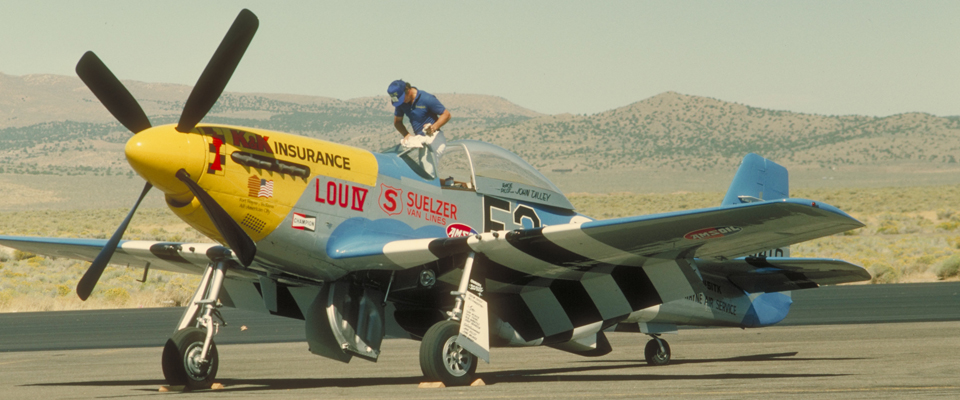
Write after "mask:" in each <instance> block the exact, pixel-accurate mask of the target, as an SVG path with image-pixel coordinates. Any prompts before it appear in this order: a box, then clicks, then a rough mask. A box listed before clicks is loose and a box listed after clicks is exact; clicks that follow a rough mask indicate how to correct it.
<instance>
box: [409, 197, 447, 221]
mask: <svg viewBox="0 0 960 400" xmlns="http://www.w3.org/2000/svg"><path fill="white" fill-rule="evenodd" d="M406 197H407V199H406V202H405V203H404V206H406V209H407V215H409V216H411V217H417V218H423V219H424V220H426V221H430V222H434V223H437V224H440V225H446V224H447V218H449V219H452V220H454V221H455V220H456V219H457V205H456V204H452V203H449V202H446V201H443V200H440V199H434V198H432V197H430V196H425V195H422V194H418V193H416V192H413V191H410V192H407V196H406Z"/></svg>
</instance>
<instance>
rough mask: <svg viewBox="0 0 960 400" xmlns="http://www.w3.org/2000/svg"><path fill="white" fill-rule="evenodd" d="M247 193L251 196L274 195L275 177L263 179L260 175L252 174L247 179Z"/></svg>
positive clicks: (268, 196)
mask: <svg viewBox="0 0 960 400" xmlns="http://www.w3.org/2000/svg"><path fill="white" fill-rule="evenodd" d="M247 189H248V190H249V192H248V193H247V194H248V195H249V196H250V197H263V198H267V199H269V198H271V197H273V179H261V178H260V177H259V176H256V175H250V179H247Z"/></svg>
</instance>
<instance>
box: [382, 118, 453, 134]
mask: <svg viewBox="0 0 960 400" xmlns="http://www.w3.org/2000/svg"><path fill="white" fill-rule="evenodd" d="M447 119H449V118H447ZM393 126H395V127H396V128H397V131H398V132H400V134H401V135H403V136H404V137H406V136H407V135H408V134H410V133H409V132H407V127H405V126H403V116H402V115H401V116H399V117H398V116H394V117H393Z"/></svg>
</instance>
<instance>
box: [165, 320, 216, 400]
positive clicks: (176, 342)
mask: <svg viewBox="0 0 960 400" xmlns="http://www.w3.org/2000/svg"><path fill="white" fill-rule="evenodd" d="M206 337H207V334H206V332H205V331H204V330H203V329H199V328H186V329H181V330H180V331H177V333H176V334H174V335H173V337H172V338H170V339H169V340H167V344H166V346H164V347H163V361H162V366H163V377H164V378H166V379H167V383H168V384H170V385H171V386H180V385H183V386H186V387H187V388H188V389H209V388H210V386H211V385H212V384H213V380H214V379H215V378H216V377H217V369H218V368H219V367H220V357H219V355H218V354H217V345H216V344H215V343H213V341H211V342H210V350H209V351H207V360H203V359H201V358H200V355H201V353H202V352H203V341H204V340H205V339H206Z"/></svg>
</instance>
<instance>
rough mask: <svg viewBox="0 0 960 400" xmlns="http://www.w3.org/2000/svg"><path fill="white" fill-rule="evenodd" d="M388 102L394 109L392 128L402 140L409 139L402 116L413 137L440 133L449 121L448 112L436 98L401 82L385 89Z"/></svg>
mask: <svg viewBox="0 0 960 400" xmlns="http://www.w3.org/2000/svg"><path fill="white" fill-rule="evenodd" d="M387 93H388V94H389V95H390V101H391V103H392V104H393V106H394V107H395V110H394V112H393V126H395V127H396V128H397V131H398V132H400V134H401V135H403V140H404V141H407V140H409V139H410V137H409V135H410V133H409V132H407V127H405V126H404V125H403V116H404V115H406V116H407V118H409V119H410V125H413V134H414V135H426V136H428V137H430V136H433V135H434V134H435V133H437V132H440V127H442V126H443V125H444V124H446V123H447V121H449V120H450V111H449V110H447V108H446V107H444V106H443V104H441V103H440V100H437V98H436V96H434V95H432V94H430V93H427V92H424V91H422V90H420V89H417V88H416V87H415V86H410V84H409V83H407V82H404V81H403V80H399V79H398V80H395V81H393V82H391V83H390V86H388V87H387Z"/></svg>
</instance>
